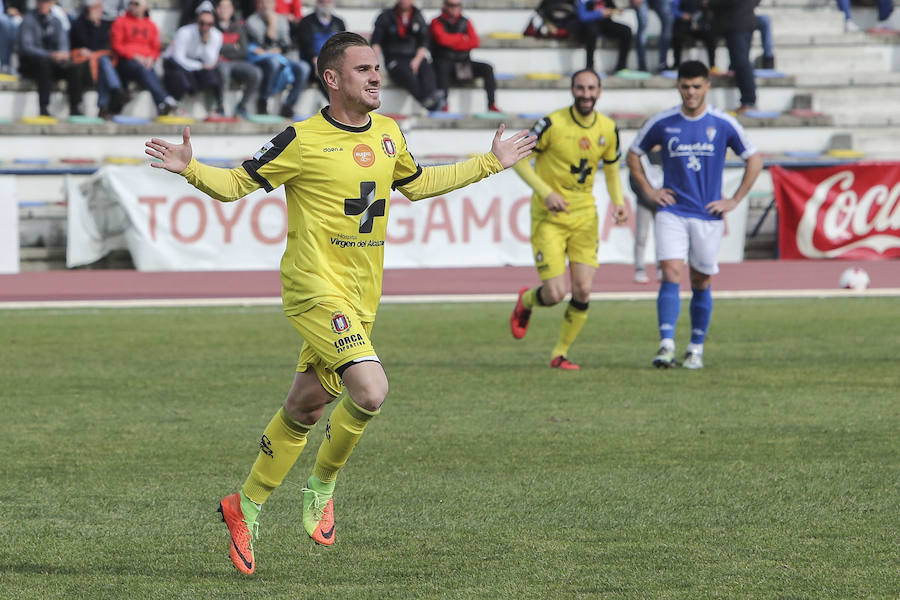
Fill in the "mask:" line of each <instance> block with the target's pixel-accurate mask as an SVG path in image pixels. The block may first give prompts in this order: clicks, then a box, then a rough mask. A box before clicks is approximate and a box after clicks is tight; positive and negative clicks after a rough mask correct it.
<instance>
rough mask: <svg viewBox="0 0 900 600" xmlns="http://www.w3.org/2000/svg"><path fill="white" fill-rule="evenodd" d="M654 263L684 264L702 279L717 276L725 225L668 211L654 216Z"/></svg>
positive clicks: (661, 211)
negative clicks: (685, 262)
mask: <svg viewBox="0 0 900 600" xmlns="http://www.w3.org/2000/svg"><path fill="white" fill-rule="evenodd" d="M654 225H655V231H656V260H657V261H661V260H678V259H681V260H685V259H687V261H688V264H689V265H691V267H693V269H694V270H696V271H699V272H701V273H703V274H704V275H715V274H716V273H718V272H719V262H718V260H717V258H718V256H719V246H720V245H721V243H722V235H723V234H724V232H725V221H723V220H721V219H719V220H715V221H709V220H706V219H695V218H690V217H681V216H679V215H676V214H674V213H671V212H669V211H667V210H660V211H657V213H656V218H655V221H654Z"/></svg>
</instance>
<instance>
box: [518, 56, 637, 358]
mask: <svg viewBox="0 0 900 600" xmlns="http://www.w3.org/2000/svg"><path fill="white" fill-rule="evenodd" d="M572 96H573V98H574V99H575V102H574V104H573V105H572V106H567V107H566V108H561V109H559V110H557V111H555V112H552V113H550V114H549V115H547V116H546V117H544V118H543V119H541V120H540V121H538V122H537V123H536V124H535V126H534V127H533V128H532V130H531V132H532V133H533V134H534V135H535V136H536V137H537V146H535V149H534V151H535V154H536V158H535V161H534V162H535V166H534V168H532V166H531V162H530V161H529V160H522V161H520V162H519V163H517V164H516V166H515V170H516V173H518V174H519V176H520V177H522V179H523V180H525V183H527V184H528V185H529V186H530V187H531V189H532V190H534V194H533V195H532V197H531V247H532V251H533V252H534V263H535V265H536V266H537V270H538V275H540V277H541V282H542V284H541V285H540V286H538V287H536V288H531V289H529V288H527V287H524V288H522V289H521V290H520V291H519V299H518V300H517V301H516V307H515V308H514V309H513V313H512V315H511V316H510V329H511V331H512V334H513V337H514V338H516V339H522V338H523V337H525V333H526V331H527V330H528V320H529V318H530V317H531V310H532V309H533V308H534V307H536V306H553V305H555V304H558V303H559V302H561V301H562V299H563V298H564V297H565V296H566V294H567V293H568V291H569V287H570V286H571V290H572V298H571V300H570V301H569V306H567V307H566V313H565V316H564V318H563V322H562V326H561V327H560V331H559V338H558V340H557V342H556V345H555V346H554V347H553V350H552V352H551V353H550V366H551V367H553V368H556V369H563V370H568V371H577V370H578V369H580V367H579V366H578V365H577V364H575V363H573V362H572V361H570V360H569V359H568V358H567V357H566V355H567V354H568V351H569V348H570V347H571V346H572V342H574V341H575V337H576V336H577V335H578V333H579V332H580V331H581V328H582V327H583V326H584V324H585V322H586V321H587V314H588V302H589V301H590V296H591V285H592V283H593V281H594V273H595V272H596V271H597V243H598V237H597V235H598V234H597V227H598V224H599V220H598V218H597V208H596V205H595V204H594V195H593V192H592V190H593V188H594V175H595V173H596V171H597V166H598V165H599V164H600V163H601V162H602V163H603V174H604V175H605V177H606V187H607V189H608V190H609V196H610V198H611V199H612V203H613V206H614V217H615V219H616V223H617V224H621V223H624V222H625V219H626V216H627V213H626V210H625V200H624V199H623V197H622V184H621V182H620V181H619V157H620V152H619V130H618V129H617V128H616V124H615V123H614V122H613V120H612V119H610V118H609V117H606V116H604V115H602V114H600V113H598V112H595V111H594V105H595V104H596V103H597V100H598V99H599V98H600V77H599V76H598V75H597V73H595V72H594V71H592V70H591V69H583V70H581V71H578V72H577V73H575V74H574V75H573V76H572ZM567 256H568V259H569V272H570V273H569V274H570V277H569V279H570V281H567V280H566V276H565V274H566V257H567Z"/></svg>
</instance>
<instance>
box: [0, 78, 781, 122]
mask: <svg viewBox="0 0 900 600" xmlns="http://www.w3.org/2000/svg"><path fill="white" fill-rule="evenodd" d="M792 83H793V79H792V78H778V79H759V80H758V84H757V85H758V86H759V97H760V99H761V100H760V106H765V107H767V109H771V110H788V109H790V108H791V99H792V97H793V95H794V91H793V88H792V87H791V84H792ZM498 84H499V91H498V93H497V102H498V104H499V105H500V106H501V107H503V109H504V110H506V111H509V112H512V113H516V114H518V113H523V112H525V113H535V112H549V111H550V110H553V109H555V108H557V107H558V106H562V105H565V104H568V103H569V102H570V101H571V95H570V92H569V85H570V84H569V79H568V78H565V77H560V78H559V79H556V80H549V81H548V80H533V79H528V78H527V77H525V76H520V77H517V78H515V79H512V80H501V81H499V82H498ZM674 86H675V84H674V82H673V81H672V80H670V79H665V78H663V77H653V78H651V79H648V80H638V81H635V80H628V79H624V78H621V77H609V78H607V79H606V80H605V82H604V90H605V91H604V93H605V96H604V101H603V103H604V105H606V106H611V107H613V108H612V109H611V110H620V111H621V110H624V109H625V107H631V108H629V112H640V111H644V112H647V113H648V114H649V113H652V112H656V111H658V110H660V109H662V108H664V107H667V106H669V105H671V104H673V103H676V102H677V101H678V96H677V94H676V93H675V91H674ZM714 86H715V87H714V89H713V91H712V97H711V101H712V102H713V103H714V104H716V105H719V106H725V107H730V106H732V105H735V106H736V105H737V89H736V88H735V87H734V81H733V79H731V78H725V77H723V78H719V77H717V78H714ZM23 90H24V91H23ZM239 96H240V92H239V91H238V90H228V91H227V92H226V94H225V106H226V110H229V111H231V110H233V108H234V107H235V106H236V105H237V102H238V99H239ZM96 103H97V95H96V92H94V91H88V92H86V93H85V97H84V103H83V110H84V112H85V114H86V115H89V116H95V115H96V114H97V108H96ZM325 104H326V102H325V97H324V96H323V95H322V94H321V93H320V92H319V91H318V90H317V88H315V87H313V86H310V88H309V89H308V90H306V91H305V92H303V94H302V95H301V97H300V101H299V102H298V104H297V106H296V109H297V114H299V115H311V114H313V113H315V112H316V111H318V110H319V109H320V108H321V107H322V106H324V105H325ZM181 106H182V107H183V108H184V109H185V110H186V111H187V114H188V115H189V116H191V117H193V118H195V119H203V118H205V117H206V115H207V111H206V108H205V107H204V105H203V102H202V99H201V98H200V97H199V96H197V97H192V98H186V99H185V100H183V101H182V103H181ZM382 106H383V111H382V112H386V113H395V114H416V115H424V114H425V113H426V111H425V109H424V108H422V107H421V106H420V105H419V104H418V103H417V102H415V101H414V100H413V99H412V97H411V96H409V94H407V93H406V92H405V91H404V90H401V89H399V88H396V87H393V86H392V85H390V82H388V83H387V84H386V86H385V88H384V89H383V91H382ZM450 106H451V108H452V110H454V111H456V112H463V113H477V112H482V111H485V110H487V106H486V97H485V94H484V92H483V87H482V84H481V83H480V82H477V83H476V84H475V85H473V86H470V87H464V88H453V89H451V91H450ZM279 108H280V107H279V106H278V103H277V101H274V100H273V101H272V102H270V106H269V110H270V112H272V113H274V112H276V111H278V110H279ZM50 111H51V114H54V115H59V116H66V115H67V114H68V101H67V99H66V97H65V94H64V93H63V92H62V91H57V92H55V93H54V94H53V95H52V96H51V105H50ZM37 112H38V100H37V93H36V90H35V86H34V84H33V83H32V82H30V81H21V82H19V84H18V85H15V86H14V85H11V84H0V119H7V120H10V121H17V120H19V119H21V118H22V117H24V116H28V115H35V114H37ZM123 114H126V115H140V116H145V117H148V118H149V117H155V115H156V108H155V106H154V104H153V100H152V98H151V96H150V94H149V92H146V91H141V92H138V93H136V94H135V97H134V99H133V100H132V101H131V102H130V103H129V104H128V105H127V106H126V107H125V109H124V111H123Z"/></svg>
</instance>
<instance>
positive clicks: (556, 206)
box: [544, 192, 569, 214]
mask: <svg viewBox="0 0 900 600" xmlns="http://www.w3.org/2000/svg"><path fill="white" fill-rule="evenodd" d="M544 204H546V205H547V210H549V211H550V212H552V213H559V212H564V213H566V214H569V203H568V202H566V199H565V198H563V197H562V195H561V194H558V193H556V192H550V195H549V196H547V199H546V200H544Z"/></svg>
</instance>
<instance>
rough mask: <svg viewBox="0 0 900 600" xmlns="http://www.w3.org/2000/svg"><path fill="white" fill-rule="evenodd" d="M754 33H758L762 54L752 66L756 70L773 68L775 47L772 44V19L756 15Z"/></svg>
mask: <svg viewBox="0 0 900 600" xmlns="http://www.w3.org/2000/svg"><path fill="white" fill-rule="evenodd" d="M755 29H756V31H758V32H759V43H760V44H761V45H762V48H763V53H762V54H761V55H760V56H757V57H756V60H755V61H754V63H753V66H754V67H756V68H757V69H774V68H775V46H774V45H773V44H772V19H770V18H769V15H756V27H755Z"/></svg>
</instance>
